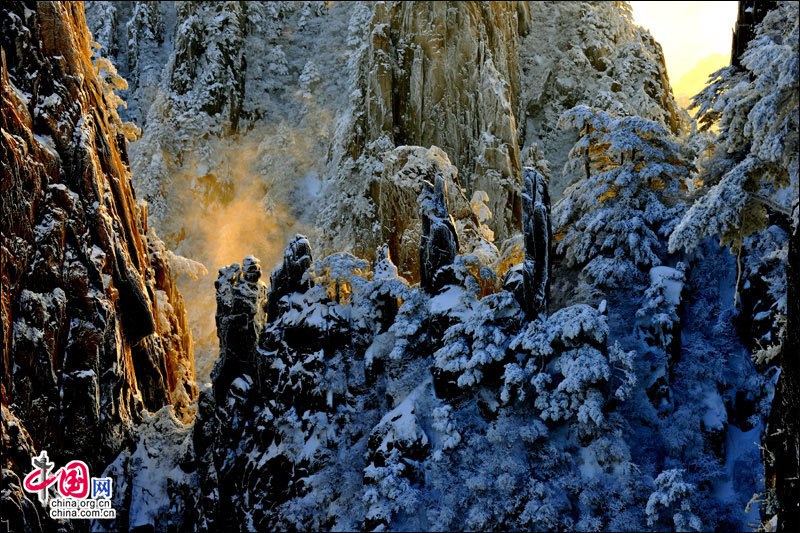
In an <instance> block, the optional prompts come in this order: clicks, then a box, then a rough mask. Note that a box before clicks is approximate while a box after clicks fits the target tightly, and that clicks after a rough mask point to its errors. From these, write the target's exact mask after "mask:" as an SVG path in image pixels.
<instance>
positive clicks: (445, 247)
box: [419, 174, 458, 294]
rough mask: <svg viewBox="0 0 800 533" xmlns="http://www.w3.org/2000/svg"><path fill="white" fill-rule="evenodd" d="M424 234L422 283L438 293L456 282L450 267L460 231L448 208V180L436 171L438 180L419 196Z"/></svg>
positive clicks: (420, 246) (422, 243) (428, 183)
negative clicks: (446, 181)
mask: <svg viewBox="0 0 800 533" xmlns="http://www.w3.org/2000/svg"><path fill="white" fill-rule="evenodd" d="M419 205H420V208H419V209H420V216H421V217H422V238H421V239H420V244H419V270H420V285H421V286H422V288H423V289H425V291H426V292H428V293H429V294H436V293H437V292H439V290H441V289H442V287H444V286H445V285H447V284H448V283H450V282H452V281H453V280H452V275H451V272H450V271H449V270H448V269H447V267H449V266H450V265H452V264H453V261H454V260H455V258H456V255H458V234H457V233H456V227H455V223H454V222H453V218H452V217H451V216H450V213H449V211H448V210H447V184H446V183H445V181H444V178H443V177H442V176H441V175H438V174H437V175H436V177H435V178H434V184H433V185H431V183H430V182H425V184H424V186H423V190H422V193H421V194H420V196H419Z"/></svg>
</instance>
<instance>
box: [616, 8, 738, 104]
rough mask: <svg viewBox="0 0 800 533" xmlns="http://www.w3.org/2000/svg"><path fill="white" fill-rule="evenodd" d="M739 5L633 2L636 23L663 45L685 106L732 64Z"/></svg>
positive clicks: (675, 86) (670, 70)
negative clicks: (733, 32) (733, 33)
mask: <svg viewBox="0 0 800 533" xmlns="http://www.w3.org/2000/svg"><path fill="white" fill-rule="evenodd" d="M737 5H738V2H631V6H632V7H633V18H634V21H635V22H636V23H637V24H639V25H640V26H643V27H645V28H647V29H648V30H650V33H652V34H653V37H655V39H656V40H657V41H658V42H659V43H661V46H662V47H663V49H664V56H665V59H666V62H667V72H668V73H669V78H670V82H671V83H672V89H673V91H674V93H675V97H676V98H677V99H678V101H679V102H680V103H681V104H682V105H684V106H685V105H686V104H687V103H688V101H689V99H690V98H691V97H692V96H693V95H694V94H696V93H697V92H698V91H699V90H700V89H702V88H703V86H704V85H705V83H706V81H707V78H708V75H709V74H711V73H712V72H714V71H715V70H717V69H719V68H721V67H723V66H725V65H727V64H728V63H729V62H730V54H731V32H732V30H733V25H734V23H735V22H736V11H737Z"/></svg>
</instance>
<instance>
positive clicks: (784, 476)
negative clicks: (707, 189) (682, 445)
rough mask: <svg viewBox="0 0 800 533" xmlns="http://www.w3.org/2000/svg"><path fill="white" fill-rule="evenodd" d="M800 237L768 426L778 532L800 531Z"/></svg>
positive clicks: (793, 244)
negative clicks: (799, 288) (779, 371)
mask: <svg viewBox="0 0 800 533" xmlns="http://www.w3.org/2000/svg"><path fill="white" fill-rule="evenodd" d="M798 246H800V235H798V226H795V228H794V231H793V232H792V237H791V239H790V240H789V261H788V265H787V269H786V289H787V291H786V292H787V294H786V298H787V317H786V318H787V320H786V338H785V339H784V342H783V351H782V353H781V374H780V377H779V378H778V383H777V385H776V387H775V399H774V400H773V402H772V411H771V413H770V417H769V423H768V426H767V437H766V443H765V444H766V449H767V460H766V461H765V462H766V472H765V473H766V482H767V488H768V489H771V490H774V492H775V500H776V503H777V506H778V508H777V512H778V527H777V530H778V531H800V299H799V298H798V297H800V295H798V290H797V289H798V283H800V250H799V249H798Z"/></svg>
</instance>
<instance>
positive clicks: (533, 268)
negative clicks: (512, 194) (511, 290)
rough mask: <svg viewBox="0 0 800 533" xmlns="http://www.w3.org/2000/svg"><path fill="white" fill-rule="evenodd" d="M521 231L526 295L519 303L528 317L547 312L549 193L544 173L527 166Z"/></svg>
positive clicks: (550, 232) (550, 233)
mask: <svg viewBox="0 0 800 533" xmlns="http://www.w3.org/2000/svg"><path fill="white" fill-rule="evenodd" d="M522 187H523V188H522V231H523V233H524V237H525V241H524V242H525V260H524V263H523V269H522V273H523V288H524V291H523V292H524V299H523V301H522V302H520V304H521V305H522V308H523V309H524V310H525V313H526V314H527V315H528V317H529V318H535V317H537V316H539V315H540V314H542V313H547V304H548V300H549V297H550V272H551V270H552V266H551V264H550V243H551V240H552V234H553V231H552V227H551V225H550V195H549V194H548V191H547V182H546V180H545V177H544V176H543V175H542V173H541V172H539V171H538V170H536V169H533V168H530V167H525V168H524V169H523V175H522Z"/></svg>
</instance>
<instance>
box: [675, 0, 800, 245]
mask: <svg viewBox="0 0 800 533" xmlns="http://www.w3.org/2000/svg"><path fill="white" fill-rule="evenodd" d="M799 37H800V30H799V29H798V5H797V3H796V2H781V3H780V6H779V7H778V8H776V9H774V10H772V11H770V12H769V13H768V14H767V15H766V17H765V18H764V21H763V22H762V23H761V25H760V26H759V27H758V29H757V31H756V37H755V38H754V39H753V40H752V41H751V42H750V44H749V46H748V47H747V51H746V52H745V53H744V55H743V56H742V57H741V66H742V68H741V69H739V68H736V67H727V68H724V69H721V70H719V71H717V72H716V73H714V74H712V77H711V82H710V83H709V85H708V86H707V87H706V88H705V89H704V90H703V91H702V92H701V93H700V94H698V95H697V96H695V98H694V101H693V106H694V107H695V108H697V109H698V111H697V117H698V121H699V122H700V123H701V125H702V127H703V128H704V129H709V128H710V127H711V126H712V125H717V127H718V128H719V134H718V135H717V136H716V138H712V140H711V141H710V142H709V143H708V146H707V149H708V150H709V151H711V156H710V157H709V158H708V161H706V162H705V164H704V165H703V166H702V168H701V178H702V179H703V181H704V182H705V184H706V187H704V189H703V192H704V194H703V196H701V198H700V199H699V200H698V201H697V202H696V203H695V204H694V205H693V206H692V208H691V209H689V211H688V212H687V213H686V215H685V216H684V217H683V219H682V220H681V222H680V224H679V225H678V226H677V228H676V229H675V232H674V233H673V234H672V235H671V236H670V239H669V247H670V249H671V250H677V249H679V248H684V249H686V250H692V249H694V248H695V247H697V245H698V244H699V242H700V241H701V240H702V239H703V238H704V237H707V236H711V235H719V238H720V241H721V243H722V244H723V245H728V244H730V245H731V246H732V248H733V250H734V251H738V250H739V249H741V246H742V242H743V240H744V239H745V238H746V237H747V236H749V235H751V234H753V233H755V232H758V231H761V230H763V229H764V228H765V227H766V226H767V225H768V213H769V212H772V213H773V214H782V215H783V216H786V217H787V218H789V216H790V212H791V210H792V208H793V206H794V205H796V202H797V190H798V165H799V163H798V153H800V141H798V133H797V132H798V129H800V112H799V111H798V103H799V102H800V96H798V90H797V85H798V66H797V49H798V46H799V45H800V44H799Z"/></svg>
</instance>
